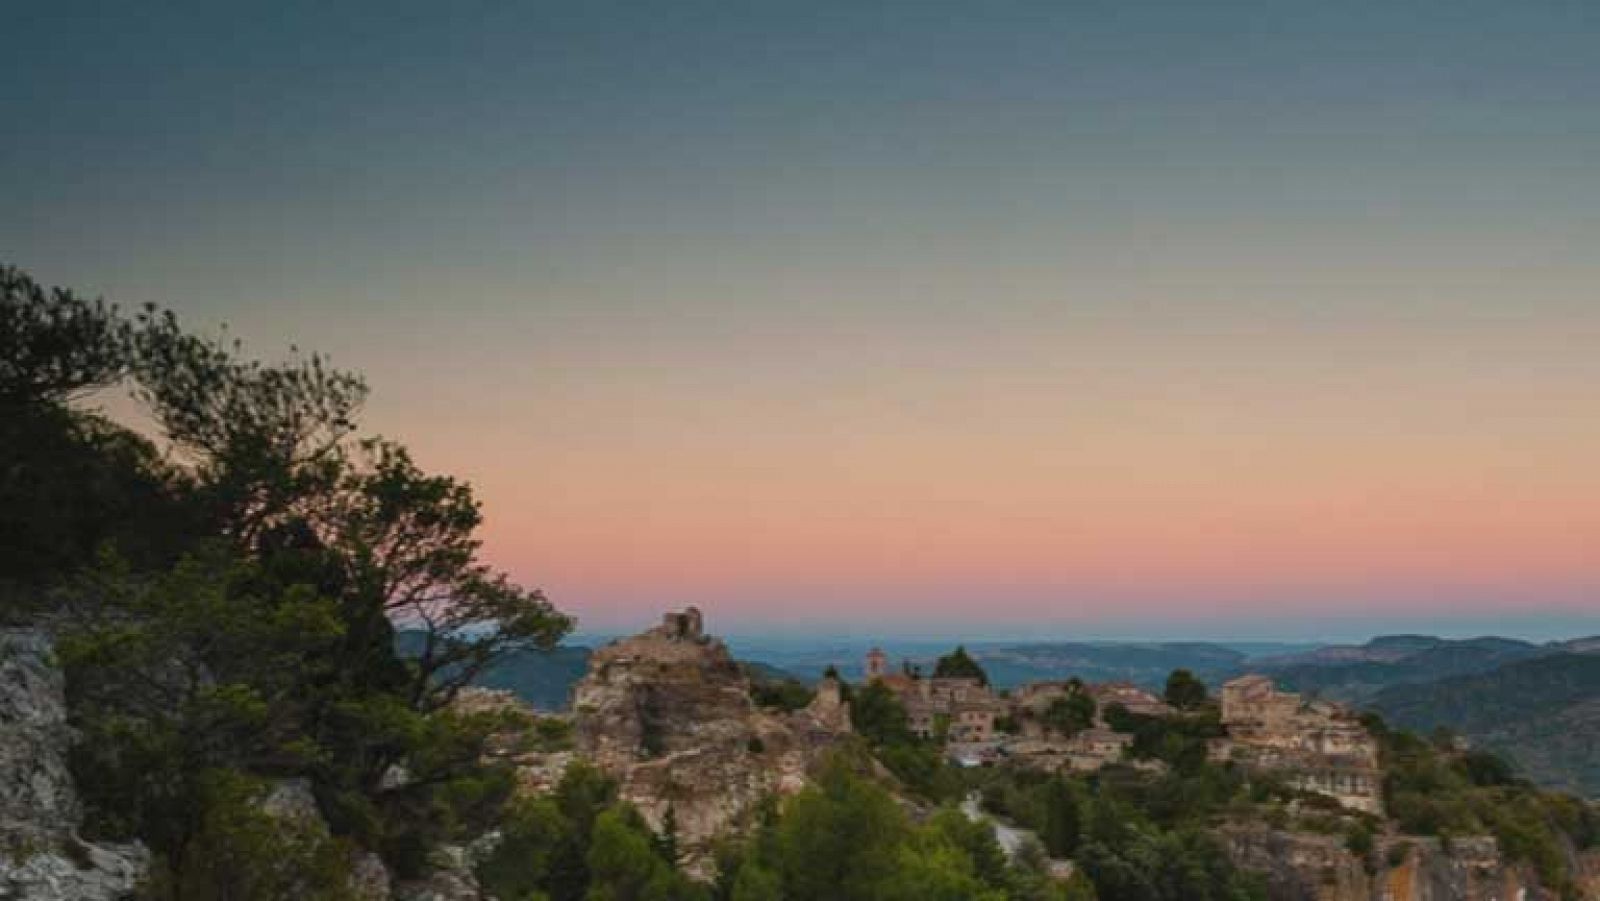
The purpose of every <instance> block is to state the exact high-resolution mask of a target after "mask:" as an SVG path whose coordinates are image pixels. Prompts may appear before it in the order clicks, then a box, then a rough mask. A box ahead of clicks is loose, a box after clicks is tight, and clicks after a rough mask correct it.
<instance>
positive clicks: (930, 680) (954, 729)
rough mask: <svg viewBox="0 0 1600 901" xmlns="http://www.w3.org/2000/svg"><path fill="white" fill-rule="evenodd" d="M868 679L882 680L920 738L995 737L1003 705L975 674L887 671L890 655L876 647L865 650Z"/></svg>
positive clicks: (968, 739)
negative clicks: (953, 674)
mask: <svg viewBox="0 0 1600 901" xmlns="http://www.w3.org/2000/svg"><path fill="white" fill-rule="evenodd" d="M866 676H867V681H869V682H882V683H883V685H884V686H885V687H887V688H888V689H889V690H890V691H892V692H894V694H895V696H896V697H897V698H899V700H900V703H901V705H902V706H904V707H905V709H906V725H907V726H909V727H910V729H911V731H912V732H913V733H914V734H916V735H917V736H919V737H921V738H931V737H933V736H935V735H939V734H941V733H942V734H943V735H944V736H945V739H946V741H949V742H951V743H956V744H978V743H986V742H992V741H994V740H995V721H996V720H997V719H999V718H1000V717H1002V716H1004V715H1005V714H1006V704H1005V702H1004V701H1003V700H1001V698H1000V697H999V696H997V695H996V694H995V693H994V692H993V691H992V690H990V688H989V686H987V685H985V684H984V683H983V680H981V679H978V678H977V677H975V676H928V677H923V676H920V675H913V674H910V673H903V672H901V673H893V672H890V671H889V658H888V656H887V655H885V654H884V653H883V651H882V650H880V649H878V648H873V649H872V650H871V651H869V652H868V653H867V664H866Z"/></svg>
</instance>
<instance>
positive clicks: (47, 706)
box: [0, 632, 80, 837]
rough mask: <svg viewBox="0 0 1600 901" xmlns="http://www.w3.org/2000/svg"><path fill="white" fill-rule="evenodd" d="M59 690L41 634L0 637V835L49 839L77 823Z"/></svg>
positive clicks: (58, 678)
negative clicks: (1, 833)
mask: <svg viewBox="0 0 1600 901" xmlns="http://www.w3.org/2000/svg"><path fill="white" fill-rule="evenodd" d="M64 688H65V687H64V683H63V679H62V676H61V671H60V670H58V669H56V668H55V667H54V666H52V665H51V664H50V644H49V642H48V641H47V640H46V639H45V637H44V636H43V635H42V634H40V633H37V632H0V831H3V832H5V833H6V834H7V835H10V836H14V837H16V836H34V837H45V836H54V835H56V834H58V833H62V832H70V831H71V830H72V829H73V828H75V827H76V826H77V824H78V820H79V816H80V811H79V810H78V796H77V793H76V792H75V791H74V790H73V786H72V776H71V774H70V773H68V772H67V748H68V746H69V744H70V743H71V740H72V733H71V731H70V730H69V729H68V728H67V709H66V704H65V703H64V702H63V700H62V699H63V696H64Z"/></svg>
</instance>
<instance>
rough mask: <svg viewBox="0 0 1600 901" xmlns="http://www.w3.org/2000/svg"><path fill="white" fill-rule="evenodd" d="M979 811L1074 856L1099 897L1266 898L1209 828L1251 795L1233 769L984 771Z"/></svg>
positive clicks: (1113, 900)
mask: <svg viewBox="0 0 1600 901" xmlns="http://www.w3.org/2000/svg"><path fill="white" fill-rule="evenodd" d="M979 778H981V779H982V780H983V781H982V789H981V791H982V798H983V804H984V807H985V808H986V809H987V810H989V811H991V812H993V813H994V814H996V815H998V816H1002V817H1005V818H1007V819H1010V820H1012V821H1014V822H1016V823H1018V824H1019V825H1021V826H1024V827H1026V828H1028V829H1030V830H1032V831H1033V832H1034V833H1035V834H1036V835H1038V836H1039V839H1040V841H1041V842H1043V844H1044V847H1045V849H1046V850H1047V851H1048V852H1049V853H1050V854H1051V856H1054V857H1062V858H1065V857H1070V858H1072V859H1073V860H1074V861H1075V862H1076V863H1077V865H1078V866H1079V867H1080V868H1081V869H1082V871H1083V873H1084V875H1085V876H1086V877H1087V878H1088V880H1089V882H1090V883H1091V884H1092V885H1093V887H1094V889H1095V891H1096V892H1097V893H1098V897H1100V898H1102V899H1105V901H1189V899H1247V898H1265V897H1266V894H1265V889H1264V887H1263V885H1262V884H1261V883H1260V881H1259V880H1258V879H1257V878H1256V877H1254V876H1252V875H1250V874H1247V873H1243V872H1241V871H1239V870H1237V869H1235V868H1234V867H1233V866H1232V864H1231V863H1230V862H1229V860H1228V858H1227V855H1226V854H1225V852H1224V851H1223V849H1222V847H1221V846H1220V845H1219V844H1218V843H1217V841H1216V840H1215V839H1213V838H1212V837H1211V835H1210V833H1209V831H1208V830H1209V827H1210V826H1211V825H1212V823H1213V822H1214V821H1215V820H1217V819H1218V818H1220V817H1221V816H1222V815H1223V814H1224V813H1225V812H1226V811H1227V810H1228V809H1229V806H1230V804H1236V803H1245V802H1246V799H1247V798H1248V794H1249V790H1248V787H1247V786H1246V784H1245V782H1244V780H1243V778H1242V776H1240V775H1239V774H1238V773H1236V772H1233V771H1231V770H1223V769H1220V768H1214V767H1206V768H1203V769H1201V770H1198V771H1196V772H1193V773H1188V774H1180V773H1175V772H1173V773H1166V774H1161V775H1154V774H1149V773H1143V772H1140V771H1137V770H1134V769H1131V768H1128V767H1109V768H1107V769H1104V770H1102V771H1100V772H1099V773H1097V774H1093V775H1089V776H1083V777H1074V776H1066V775H1061V774H1055V775H1047V774H1044V773H1039V772H1034V771H1029V770H1013V769H1001V770H993V771H987V772H985V773H983V774H981V775H980V777H979Z"/></svg>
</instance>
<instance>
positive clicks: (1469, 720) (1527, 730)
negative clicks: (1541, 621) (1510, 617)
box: [1371, 653, 1600, 798]
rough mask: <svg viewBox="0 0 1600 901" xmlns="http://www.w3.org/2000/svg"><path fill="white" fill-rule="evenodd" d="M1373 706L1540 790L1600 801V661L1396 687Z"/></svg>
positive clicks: (1509, 668)
mask: <svg viewBox="0 0 1600 901" xmlns="http://www.w3.org/2000/svg"><path fill="white" fill-rule="evenodd" d="M1371 703H1372V706H1373V707H1374V708H1375V709H1377V710H1378V711H1380V712H1381V713H1382V714H1383V715H1384V717H1385V718H1387V719H1389V720H1390V721H1392V722H1394V723H1396V724H1398V725H1401V726H1405V727H1406V728H1410V729H1415V730H1417V731H1419V732H1424V733H1431V732H1432V731H1433V730H1434V729H1436V728H1439V727H1447V728H1449V729H1452V730H1454V731H1457V732H1459V733H1461V734H1462V735H1464V736H1466V737H1467V738H1469V739H1471V740H1472V741H1473V742H1474V743H1475V744H1480V745H1482V746H1483V747H1486V748H1489V749H1492V750H1494V751H1496V752H1498V753H1501V754H1504V755H1506V756H1507V757H1510V758H1511V759H1513V760H1514V761H1515V762H1516V764H1517V768H1518V769H1519V770H1520V771H1522V772H1524V773H1526V774H1527V775H1528V776H1529V777H1530V778H1532V779H1533V780H1535V781H1537V782H1539V783H1540V784H1542V785H1548V786H1551V787H1555V788H1560V789H1563V790H1567V791H1572V792H1576V793H1578V794H1580V795H1582V796H1585V797H1589V798H1597V797H1600V654H1595V653H1588V654H1554V655H1550V656H1543V657H1537V658H1534V659H1530V660H1520V661H1517V662H1515V663H1511V664H1507V665H1505V666H1502V667H1499V668H1497V669H1494V670H1491V671H1489V672H1485V673H1478V674H1475V675H1469V676H1460V677H1456V678H1451V679H1442V680H1439V681H1436V682H1429V683H1425V684H1420V685H1397V686H1394V687H1391V688H1388V689H1385V690H1383V691H1381V692H1379V693H1378V694H1377V695H1376V696H1375V697H1374V698H1373V699H1372V702H1371Z"/></svg>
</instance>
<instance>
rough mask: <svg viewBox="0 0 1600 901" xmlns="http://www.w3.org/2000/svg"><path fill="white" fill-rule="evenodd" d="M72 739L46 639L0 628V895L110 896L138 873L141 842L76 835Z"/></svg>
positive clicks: (1, 899)
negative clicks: (69, 765)
mask: <svg viewBox="0 0 1600 901" xmlns="http://www.w3.org/2000/svg"><path fill="white" fill-rule="evenodd" d="M71 742H72V732H71V730H70V729H69V728H68V726H67V706H66V697H65V692H64V683H63V679H62V675H61V671H60V670H59V669H57V668H56V667H55V665H54V663H53V662H52V660H51V649H50V642H49V639H48V638H47V637H46V636H44V635H43V634H42V633H39V632H32V631H0V901H69V899H70V901H100V899H107V901H109V899H113V898H120V897H123V896H124V895H126V894H128V893H129V892H131V891H132V890H133V888H134V886H135V885H136V884H137V883H138V882H139V880H140V879H142V878H143V875H144V871H145V868H146V866H147V863H148V854H147V852H146V851H145V849H144V847H143V846H141V845H137V844H132V845H95V844H90V843H88V842H85V841H82V840H80V839H79V838H78V837H77V835H76V831H77V828H78V826H79V824H80V822H81V820H82V809H81V807H80V805H79V802H78V794H77V790H76V788H75V787H74V785H73V782H72V775H71V773H70V772H68V769H67V751H68V749H69V747H70V745H71Z"/></svg>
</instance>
